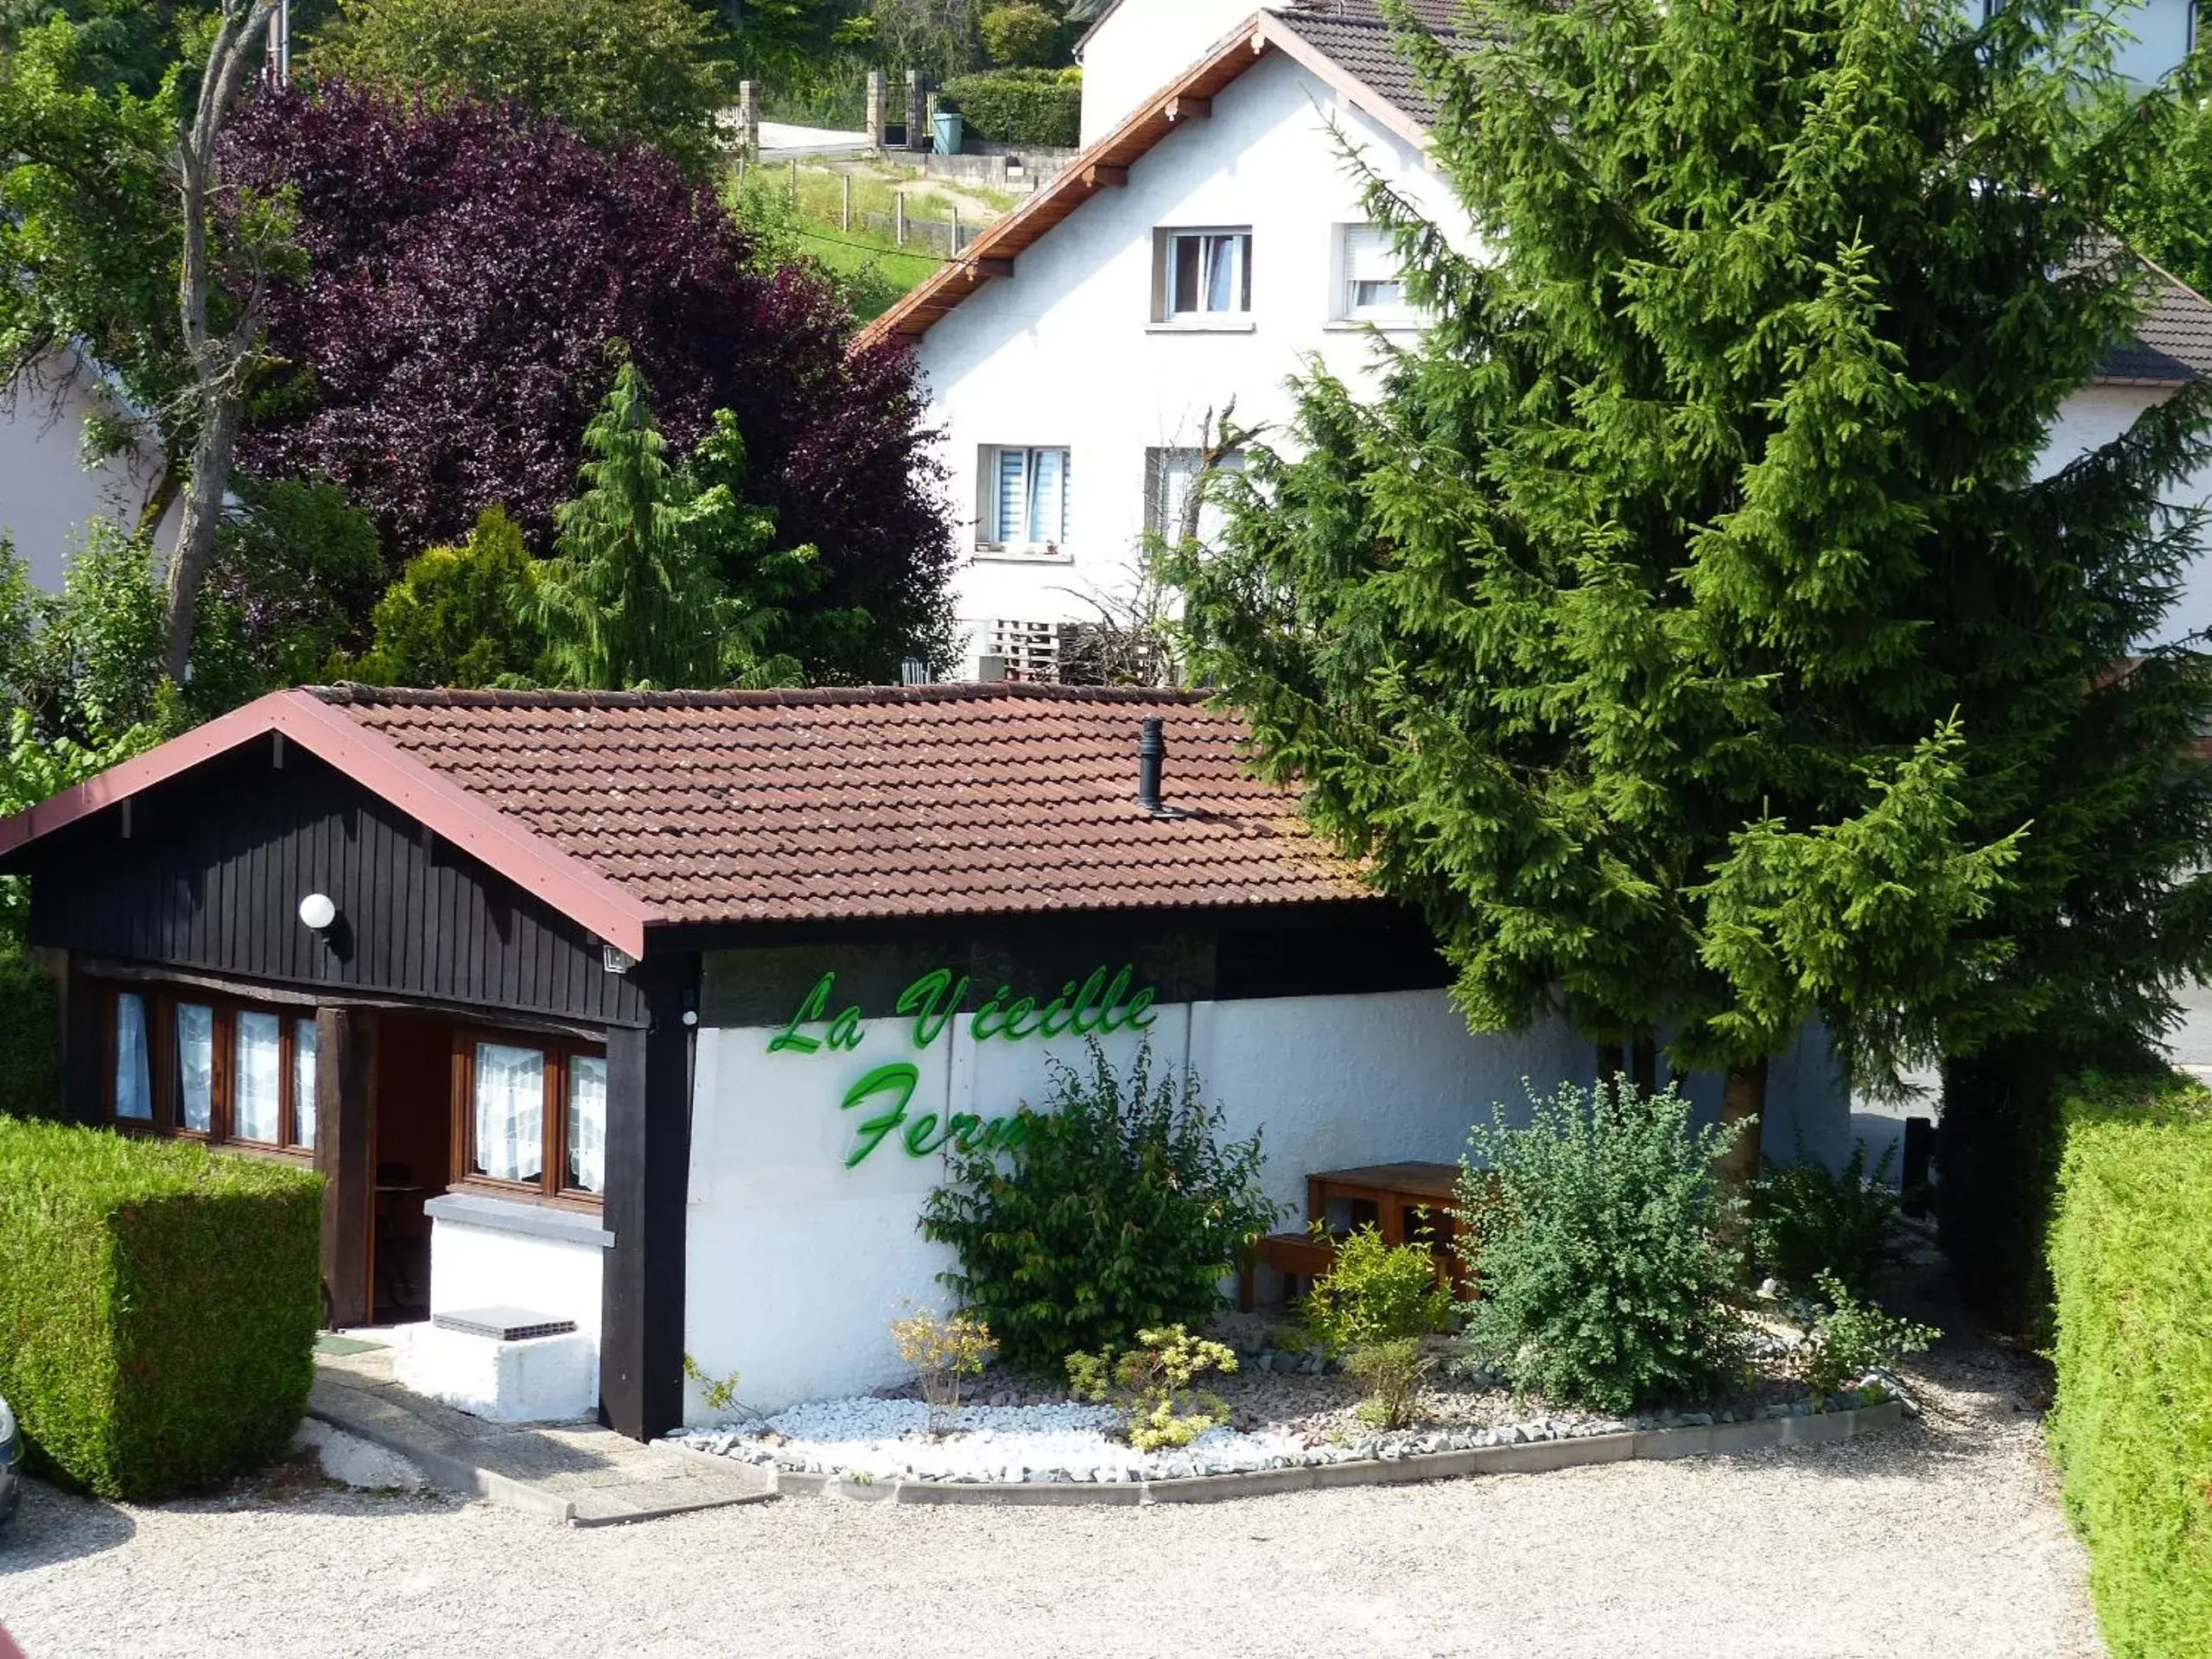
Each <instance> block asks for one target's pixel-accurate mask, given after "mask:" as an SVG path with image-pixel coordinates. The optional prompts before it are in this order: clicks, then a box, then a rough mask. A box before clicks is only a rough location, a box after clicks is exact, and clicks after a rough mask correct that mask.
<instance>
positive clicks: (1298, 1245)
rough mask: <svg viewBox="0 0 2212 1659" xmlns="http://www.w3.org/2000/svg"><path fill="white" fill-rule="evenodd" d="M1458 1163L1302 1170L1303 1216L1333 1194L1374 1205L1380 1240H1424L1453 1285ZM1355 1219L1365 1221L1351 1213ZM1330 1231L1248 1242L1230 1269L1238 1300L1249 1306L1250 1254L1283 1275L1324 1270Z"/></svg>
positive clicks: (1317, 1215) (1324, 1206) (1314, 1216)
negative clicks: (1249, 1248)
mask: <svg viewBox="0 0 2212 1659" xmlns="http://www.w3.org/2000/svg"><path fill="white" fill-rule="evenodd" d="M1458 1188H1459V1165H1457V1164H1430V1163H1415V1162H1407V1163H1397V1164H1363V1165H1361V1166H1359V1167H1358V1168H1357V1169H1325V1170H1323V1171H1321V1172H1320V1173H1319V1174H1315V1175H1308V1176H1307V1177H1306V1222H1307V1224H1308V1225H1309V1227H1310V1226H1311V1224H1313V1223H1314V1222H1320V1223H1322V1224H1324V1225H1325V1224H1327V1222H1328V1219H1329V1206H1330V1205H1331V1204H1332V1203H1333V1202H1337V1201H1344V1202H1348V1203H1351V1204H1355V1205H1373V1206H1374V1207H1375V1229H1376V1231H1377V1232H1378V1233H1380V1234H1381V1235H1382V1236H1383V1243H1385V1244H1409V1243H1410V1244H1421V1245H1426V1246H1427V1248H1428V1249H1430V1250H1431V1251H1432V1252H1433V1253H1434V1254H1435V1255H1436V1256H1437V1258H1438V1268H1439V1269H1440V1272H1442V1273H1443V1274H1445V1275H1446V1277H1447V1278H1449V1280H1450V1281H1451V1282H1452V1284H1454V1285H1457V1284H1458V1283H1459V1277H1460V1262H1459V1256H1458V1254H1457V1253H1456V1252H1455V1251H1454V1250H1453V1249H1452V1239H1453V1238H1454V1236H1456V1235H1457V1234H1458V1232H1459V1219H1458V1217H1456V1216H1455V1215H1454V1214H1453V1213H1452V1205H1453V1204H1454V1203H1455V1202H1456V1201H1457V1195H1458ZM1363 1224H1364V1219H1363V1218H1358V1219H1355V1220H1354V1222H1353V1225H1354V1226H1355V1227H1357V1226H1361V1225H1363ZM1336 1253H1337V1251H1336V1244H1335V1242H1334V1240H1333V1239H1332V1238H1317V1237H1316V1236H1314V1235H1313V1233H1312V1232H1311V1231H1304V1232H1296V1233H1270V1234H1268V1236H1266V1237H1265V1238H1262V1239H1261V1240H1260V1241H1259V1242H1258V1243H1257V1245H1256V1246H1255V1251H1254V1255H1253V1258H1252V1259H1251V1260H1249V1261H1247V1262H1244V1263H1243V1268H1242V1270H1241V1271H1240V1272H1239V1274H1238V1285H1237V1290H1238V1296H1237V1301H1238V1305H1239V1306H1242V1307H1244V1308H1246V1309H1249V1308H1250V1307H1251V1306H1252V1299H1253V1282H1252V1267H1253V1263H1254V1262H1264V1263H1265V1264H1266V1265H1267V1266H1268V1267H1270V1268H1274V1270H1275V1271H1276V1272H1277V1273H1280V1274H1282V1275H1283V1276H1284V1279H1285V1281H1287V1282H1288V1281H1296V1280H1299V1279H1307V1280H1311V1279H1315V1278H1318V1277H1319V1276H1320V1275H1321V1274H1325V1273H1326V1272H1328V1271H1329V1268H1330V1267H1331V1266H1332V1264H1333V1263H1334V1262H1335V1260H1336Z"/></svg>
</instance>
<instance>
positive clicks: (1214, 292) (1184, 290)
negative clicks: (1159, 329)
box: [1160, 228, 1252, 322]
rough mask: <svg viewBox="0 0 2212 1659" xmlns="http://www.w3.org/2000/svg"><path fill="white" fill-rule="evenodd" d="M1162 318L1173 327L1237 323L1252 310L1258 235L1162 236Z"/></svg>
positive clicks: (1243, 232)
mask: <svg viewBox="0 0 2212 1659" xmlns="http://www.w3.org/2000/svg"><path fill="white" fill-rule="evenodd" d="M1160 252H1161V270H1160V296H1161V299H1162V302H1163V303H1162V306H1161V316H1162V319H1163V320H1164V321H1169V322H1184V321H1191V322H1199V321H1205V320H1206V319H1208V318H1233V317H1243V316H1248V315H1250V313H1251V310H1252V232H1250V231H1249V230H1248V229H1242V228H1239V229H1230V230H1206V231H1167V232H1162V233H1161V244H1160Z"/></svg>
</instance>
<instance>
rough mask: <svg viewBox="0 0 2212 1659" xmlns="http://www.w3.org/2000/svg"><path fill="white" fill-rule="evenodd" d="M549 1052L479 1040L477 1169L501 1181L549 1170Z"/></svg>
mask: <svg viewBox="0 0 2212 1659" xmlns="http://www.w3.org/2000/svg"><path fill="white" fill-rule="evenodd" d="M544 1147H545V1055H544V1052H543V1051H542V1050H540V1049H535V1048H515V1047H511V1046H508V1045H507V1044H505V1043H479V1044H477V1045H476V1168H477V1171H478V1173H480V1174H485V1175H489V1176H491V1177H492V1178H493V1179H495V1180H501V1181H534V1180H537V1179H538V1178H539V1177H540V1176H542V1175H543V1174H544V1173H545V1152H544Z"/></svg>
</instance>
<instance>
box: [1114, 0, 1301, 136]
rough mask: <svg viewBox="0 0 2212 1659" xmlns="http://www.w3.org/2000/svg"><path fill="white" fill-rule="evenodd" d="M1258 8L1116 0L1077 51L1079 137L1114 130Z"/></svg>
mask: <svg viewBox="0 0 2212 1659" xmlns="http://www.w3.org/2000/svg"><path fill="white" fill-rule="evenodd" d="M1258 10H1260V7H1259V6H1258V4H1257V3H1255V0H1121V3H1119V4H1118V5H1116V7H1115V8H1114V10H1112V11H1111V12H1109V14H1108V15H1107V16H1105V17H1104V18H1103V20H1101V22H1099V24H1098V27H1097V28H1096V29H1095V30H1094V31H1093V32H1092V33H1091V35H1090V38H1089V39H1087V40H1086V41H1084V43H1083V48H1082V51H1081V53H1080V54H1079V55H1080V57H1081V60H1082V62H1083V142H1084V143H1086V144H1095V143H1097V142H1098V141H1099V140H1100V139H1101V138H1103V137H1105V136H1106V135H1107V134H1108V133H1109V132H1111V131H1113V130H1114V129H1115V128H1116V127H1118V126H1119V125H1121V124H1122V122H1123V121H1125V120H1127V119H1128V117H1129V116H1130V114H1131V113H1132V112H1133V111H1135V109H1136V107H1137V105H1140V104H1141V103H1143V102H1144V100H1145V99H1147V98H1149V97H1151V96H1152V95H1153V93H1154V92H1159V91H1160V90H1161V89H1162V88H1163V87H1165V86H1167V85H1168V84H1169V83H1170V82H1172V81H1173V79H1175V77H1176V76H1178V75H1179V74H1181V73H1183V72H1184V71H1185V69H1187V68H1189V67H1191V66H1192V64H1194V63H1196V62H1198V60H1200V59H1201V58H1203V57H1205V55H1206V54H1208V52H1209V51H1211V48H1213V47H1214V46H1215V45H1216V44H1217V42H1219V41H1221V39H1222V38H1223V37H1224V35H1227V34H1228V33H1229V32H1230V30H1231V29H1235V28H1236V27H1237V25H1239V24H1240V23H1243V22H1245V21H1246V20H1247V19H1248V18H1249V17H1251V16H1253V14H1254V13H1255V12H1257V11H1258Z"/></svg>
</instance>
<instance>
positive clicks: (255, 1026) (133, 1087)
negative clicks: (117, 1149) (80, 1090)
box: [103, 986, 315, 1152]
mask: <svg viewBox="0 0 2212 1659" xmlns="http://www.w3.org/2000/svg"><path fill="white" fill-rule="evenodd" d="M103 995H105V999H106V1005H107V1011H108V1016H107V1017H108V1029H109V1031H110V1032H111V1033H112V1041H111V1046H110V1052H109V1056H108V1060H109V1065H110V1067H111V1072H110V1075H109V1076H108V1077H106V1078H105V1082H104V1085H103V1086H104V1087H105V1089H106V1090H107V1099H108V1102H109V1106H110V1109H111V1112H112V1114H113V1116H114V1121H115V1122H118V1123H119V1124H125V1125H129V1126H130V1127H132V1128H144V1129H150V1130H153V1131H155V1132H156V1133H163V1134H166V1133H175V1132H178V1131H182V1132H185V1133H188V1134H192V1135H206V1136H207V1137H208V1138H209V1139H210V1140H213V1141H238V1142H241V1143H244V1144H248V1145H258V1146H261V1147H270V1148H273V1149H281V1150H283V1151H287V1152H307V1151H309V1150H311V1149H312V1148H313V1147H314V1146H315V1020H314V1018H313V1017H312V1016H311V1015H310V1016H305V1017H302V1015H300V1014H296V1013H295V1012H294V1011H293V1010H291V1009H289V1008H276V1007H268V1006H266V1005H265V1004H256V1003H251V1002H245V1001H237V1000H234V999H232V998H230V997H225V996H209V995H207V994H206V993H204V992H192V993H184V994H180V993H179V992H178V991H177V990H175V989H172V988H168V987H160V986H156V987H149V988H144V989H133V990H124V989H122V988H120V987H110V988H106V989H105V991H104V992H103Z"/></svg>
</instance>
